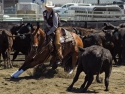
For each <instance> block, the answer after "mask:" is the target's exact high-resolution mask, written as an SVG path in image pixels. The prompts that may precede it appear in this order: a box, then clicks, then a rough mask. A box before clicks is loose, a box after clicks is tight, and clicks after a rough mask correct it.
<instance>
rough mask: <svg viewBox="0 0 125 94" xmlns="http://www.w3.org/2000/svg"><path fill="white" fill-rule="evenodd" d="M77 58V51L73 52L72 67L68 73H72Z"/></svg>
mask: <svg viewBox="0 0 125 94" xmlns="http://www.w3.org/2000/svg"><path fill="white" fill-rule="evenodd" d="M77 60H78V53H73V55H72V69H71V71H70V72H69V73H70V74H72V72H73V70H74V69H75V67H76V63H77Z"/></svg>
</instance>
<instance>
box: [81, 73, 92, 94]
mask: <svg viewBox="0 0 125 94" xmlns="http://www.w3.org/2000/svg"><path fill="white" fill-rule="evenodd" d="M87 76H88V77H87V78H88V83H87V85H86V87H85V88H84V89H83V90H82V91H81V92H86V90H87V89H88V87H89V86H90V85H91V84H92V81H93V79H94V76H93V75H92V74H87Z"/></svg>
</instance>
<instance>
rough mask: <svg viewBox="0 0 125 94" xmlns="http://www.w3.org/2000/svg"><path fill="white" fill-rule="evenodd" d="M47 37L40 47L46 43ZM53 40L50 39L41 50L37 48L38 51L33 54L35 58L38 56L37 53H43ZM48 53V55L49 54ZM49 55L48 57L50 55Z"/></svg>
mask: <svg viewBox="0 0 125 94" xmlns="http://www.w3.org/2000/svg"><path fill="white" fill-rule="evenodd" d="M46 40H47V39H46V37H45V38H44V42H43V43H42V45H41V46H40V47H39V48H42V46H43V45H44V44H45V43H46ZM51 42H52V40H50V41H49V42H48V43H47V44H46V45H45V46H44V47H43V48H42V49H40V50H37V51H36V53H35V55H34V56H33V58H35V57H36V55H37V54H41V53H42V52H43V51H45V49H46V47H47V46H48V45H49V44H50V43H51ZM50 53H51V51H49V55H50ZM49 55H48V56H49ZM48 56H47V57H48Z"/></svg>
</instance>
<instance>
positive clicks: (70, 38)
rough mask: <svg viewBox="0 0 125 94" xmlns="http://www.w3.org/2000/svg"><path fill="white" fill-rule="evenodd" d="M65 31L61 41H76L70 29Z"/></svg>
mask: <svg viewBox="0 0 125 94" xmlns="http://www.w3.org/2000/svg"><path fill="white" fill-rule="evenodd" d="M63 31H64V32H63V33H65V34H64V35H63V36H61V37H60V43H66V42H71V41H72V42H74V38H73V36H72V35H71V34H70V32H69V31H67V30H65V29H63Z"/></svg>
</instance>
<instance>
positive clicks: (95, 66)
mask: <svg viewBox="0 0 125 94" xmlns="http://www.w3.org/2000/svg"><path fill="white" fill-rule="evenodd" d="M28 26H29V23H25V24H21V25H15V26H13V27H12V28H11V29H10V30H6V29H0V55H2V57H3V61H4V68H12V67H13V63H11V61H14V60H15V59H16V57H17V55H18V54H19V52H21V53H22V54H24V55H25V58H27V55H28V53H29V52H30V51H31V49H32V40H31V36H30V32H29V30H30V28H29V27H28ZM63 28H64V29H66V30H67V31H72V32H73V33H76V34H77V35H79V37H80V38H81V39H82V42H83V45H84V47H83V48H82V47H78V48H79V51H80V53H81V54H80V55H79V59H78V66H77V71H76V75H75V77H74V79H73V82H72V84H71V85H70V86H69V87H68V88H67V90H68V91H71V90H72V88H73V85H74V83H75V82H76V81H77V80H78V77H79V75H80V73H81V72H82V71H83V72H84V73H85V74H86V76H85V81H84V83H83V84H82V85H81V91H80V92H86V91H87V89H88V87H89V86H90V85H91V83H92V81H93V79H94V75H96V80H97V82H101V79H100V78H99V74H100V73H102V72H104V73H105V87H106V89H105V90H106V91H108V85H109V77H110V73H111V71H112V65H113V64H115V65H117V66H120V65H125V24H124V23H122V24H120V25H119V26H114V25H113V24H110V23H104V26H102V28H101V29H87V28H80V27H63ZM12 51H13V52H14V54H13V58H12V59H11V58H10V54H11V52H12ZM0 58H1V57H0ZM1 61H2V60H1Z"/></svg>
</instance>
